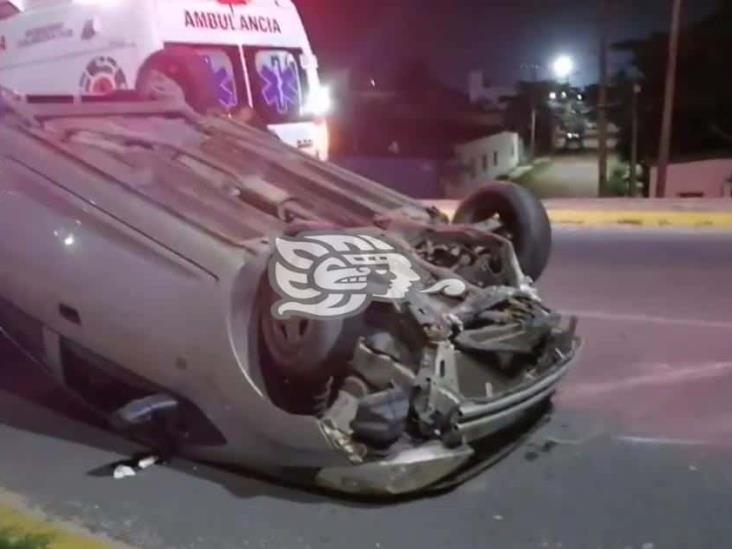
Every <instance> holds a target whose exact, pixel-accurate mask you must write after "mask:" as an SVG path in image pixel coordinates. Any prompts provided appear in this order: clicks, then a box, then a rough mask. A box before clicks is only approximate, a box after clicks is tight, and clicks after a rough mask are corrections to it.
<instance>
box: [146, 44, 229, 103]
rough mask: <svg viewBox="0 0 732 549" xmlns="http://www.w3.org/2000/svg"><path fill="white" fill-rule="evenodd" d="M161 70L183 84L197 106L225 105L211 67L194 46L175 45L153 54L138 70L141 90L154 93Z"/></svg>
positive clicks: (184, 93) (152, 94) (183, 89)
mask: <svg viewBox="0 0 732 549" xmlns="http://www.w3.org/2000/svg"><path fill="white" fill-rule="evenodd" d="M159 74H162V75H163V76H165V77H167V78H169V79H170V80H172V81H173V82H174V83H175V84H176V85H177V86H178V87H179V88H180V90H181V91H182V92H183V95H184V97H185V101H186V103H188V105H189V106H190V107H191V108H192V109H193V110H195V111H197V112H199V113H201V114H206V113H209V112H211V111H212V110H213V109H220V108H221V106H220V104H219V100H218V97H217V95H216V85H215V82H214V79H213V75H212V74H211V69H210V68H209V67H208V65H207V64H206V62H205V61H204V60H203V58H202V57H201V56H200V55H198V54H197V53H196V51H195V50H193V49H192V48H186V47H183V46H175V47H171V48H166V49H164V50H160V51H158V52H156V53H154V54H152V55H151V56H150V57H149V58H148V59H147V61H145V63H144V64H143V65H142V67H141V68H140V72H139V73H138V78H137V84H136V89H137V92H138V93H139V94H140V95H142V96H143V97H150V96H154V95H155V94H156V92H157V85H156V84H157V82H156V76H157V75H159Z"/></svg>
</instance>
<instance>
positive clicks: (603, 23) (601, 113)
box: [597, 0, 607, 196]
mask: <svg viewBox="0 0 732 549" xmlns="http://www.w3.org/2000/svg"><path fill="white" fill-rule="evenodd" d="M599 31H600V63H599V64H600V93H599V98H598V105H597V109H598V111H597V115H598V117H597V130H598V135H597V138H598V172H599V174H598V186H599V191H600V196H605V195H606V192H607V0H600V24H599Z"/></svg>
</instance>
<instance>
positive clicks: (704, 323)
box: [562, 311, 732, 330]
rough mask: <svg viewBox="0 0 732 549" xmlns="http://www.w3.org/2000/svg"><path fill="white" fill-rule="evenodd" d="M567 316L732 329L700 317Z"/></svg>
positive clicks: (597, 313) (570, 313)
mask: <svg viewBox="0 0 732 549" xmlns="http://www.w3.org/2000/svg"><path fill="white" fill-rule="evenodd" d="M562 314H564V315H566V316H578V317H580V318H588V319H591V320H607V321H611V322H640V323H644V324H665V325H670V326H695V327H698V328H716V329H722V330H732V322H725V321H721V320H704V319H700V318H666V317H662V316H652V315H643V314H640V315H635V314H623V313H605V312H601V311H563V312H562Z"/></svg>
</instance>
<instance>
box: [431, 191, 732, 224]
mask: <svg viewBox="0 0 732 549" xmlns="http://www.w3.org/2000/svg"><path fill="white" fill-rule="evenodd" d="M425 203H429V204H434V205H435V206H437V207H438V208H440V209H441V210H442V211H444V212H445V213H446V214H447V215H449V216H452V215H453V214H454V213H455V209H456V208H457V204H458V202H457V201H455V200H435V201H425ZM544 205H545V206H546V208H547V211H548V212H549V218H550V219H551V220H552V222H553V223H555V224H558V225H585V226H593V225H598V226H603V225H631V226H639V227H685V228H717V229H732V200H730V199H724V198H719V199H642V198H596V199H584V198H578V199H556V200H545V201H544Z"/></svg>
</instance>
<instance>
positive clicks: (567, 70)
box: [552, 55, 574, 80]
mask: <svg viewBox="0 0 732 549" xmlns="http://www.w3.org/2000/svg"><path fill="white" fill-rule="evenodd" d="M552 72H553V73H554V76H556V77H557V78H558V79H559V80H564V79H565V78H569V77H570V75H571V74H572V73H573V72H574V60H573V59H572V58H571V57H570V56H569V55H560V56H559V57H557V58H556V59H555V60H554V62H553V63H552Z"/></svg>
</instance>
